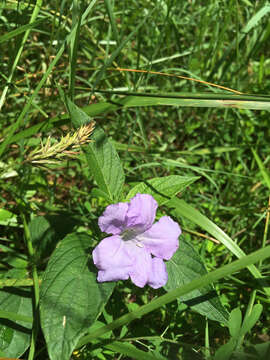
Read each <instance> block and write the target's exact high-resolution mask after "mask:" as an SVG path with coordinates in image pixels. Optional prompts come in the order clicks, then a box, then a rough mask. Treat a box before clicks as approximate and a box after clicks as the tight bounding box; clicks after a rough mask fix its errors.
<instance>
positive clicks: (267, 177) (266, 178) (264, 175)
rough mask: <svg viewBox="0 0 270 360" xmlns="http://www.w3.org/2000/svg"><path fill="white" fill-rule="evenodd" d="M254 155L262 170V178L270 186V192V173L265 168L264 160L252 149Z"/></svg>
mask: <svg viewBox="0 0 270 360" xmlns="http://www.w3.org/2000/svg"><path fill="white" fill-rule="evenodd" d="M251 150H252V152H253V155H254V158H255V160H256V162H257V164H258V166H259V169H260V173H261V176H262V178H263V179H264V181H265V183H266V185H267V186H268V188H269V190H270V174H269V173H268V171H267V169H266V168H265V166H264V164H263V162H262V160H261V159H260V157H259V155H258V154H257V152H256V151H255V150H254V149H251Z"/></svg>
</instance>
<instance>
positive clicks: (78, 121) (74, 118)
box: [65, 96, 91, 129]
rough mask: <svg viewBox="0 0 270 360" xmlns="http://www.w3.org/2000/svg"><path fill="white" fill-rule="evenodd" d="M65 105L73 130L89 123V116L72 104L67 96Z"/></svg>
mask: <svg viewBox="0 0 270 360" xmlns="http://www.w3.org/2000/svg"><path fill="white" fill-rule="evenodd" d="M65 105H66V108H67V110H68V112H69V116H70V120H71V122H72V125H73V126H74V128H75V129H77V128H79V127H81V126H82V125H86V124H88V123H89V122H90V121H91V118H90V116H89V115H87V114H86V113H85V112H84V111H83V110H81V109H80V108H79V107H78V106H77V105H76V104H74V102H73V101H71V100H70V99H69V97H68V96H65Z"/></svg>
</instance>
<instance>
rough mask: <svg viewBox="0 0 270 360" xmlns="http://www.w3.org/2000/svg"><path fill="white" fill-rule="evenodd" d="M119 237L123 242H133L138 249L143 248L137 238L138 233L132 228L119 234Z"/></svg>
mask: <svg viewBox="0 0 270 360" xmlns="http://www.w3.org/2000/svg"><path fill="white" fill-rule="evenodd" d="M120 236H121V238H122V240H124V241H133V242H134V243H135V244H136V245H137V246H138V247H140V248H142V247H143V244H142V242H141V241H140V240H139V239H138V238H137V236H138V233H137V231H136V229H133V228H129V229H126V230H124V231H123V232H122V233H121V235H120Z"/></svg>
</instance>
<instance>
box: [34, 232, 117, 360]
mask: <svg viewBox="0 0 270 360" xmlns="http://www.w3.org/2000/svg"><path fill="white" fill-rule="evenodd" d="M90 243H91V239H90V237H89V236H87V235H85V234H75V233H74V234H70V235H68V236H67V237H65V239H63V240H62V241H61V242H60V243H59V244H58V247H57V248H56V249H55V251H54V252H53V254H52V256H51V258H50V261H49V263H48V266H47V269H46V271H45V273H44V276H43V280H42V284H41V288H40V318H41V327H42V330H43V333H44V336H45V339H46V343H47V348H48V353H49V356H50V359H51V360H65V359H66V360H68V359H69V358H70V355H71V353H72V351H73V350H74V348H75V346H76V344H77V342H78V340H79V338H80V337H81V336H82V335H84V334H85V333H86V332H87V330H88V329H89V327H90V326H91V325H92V324H93V323H94V322H95V320H96V319H97V317H98V316H99V314H100V312H101V311H102V308H103V306H104V304H105V303H106V302H107V300H108V298H109V297H110V295H111V293H112V290H113V288H114V283H103V284H99V283H97V281H96V269H95V267H94V265H93V264H92V261H91V257H90Z"/></svg>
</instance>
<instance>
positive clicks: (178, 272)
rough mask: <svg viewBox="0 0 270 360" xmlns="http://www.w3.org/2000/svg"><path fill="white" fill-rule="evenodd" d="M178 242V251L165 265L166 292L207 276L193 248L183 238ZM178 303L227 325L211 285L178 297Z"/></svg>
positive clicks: (226, 318) (221, 307)
mask: <svg viewBox="0 0 270 360" xmlns="http://www.w3.org/2000/svg"><path fill="white" fill-rule="evenodd" d="M179 242H180V245H179V249H178V250H177V251H176V253H175V254H174V256H173V257H172V258H171V259H170V260H169V261H168V262H167V263H166V267H167V271H168V282H167V284H166V285H165V286H164V288H165V289H166V291H171V290H174V289H176V288H178V287H180V286H183V285H184V284H188V283H189V282H191V281H192V280H194V279H196V278H198V277H200V276H202V275H205V274H207V270H206V269H205V267H204V264H203V262H202V260H201V258H200V256H199V255H198V254H197V252H196V251H195V250H194V248H193V246H192V245H191V244H190V243H188V242H187V241H186V240H185V239H184V238H183V236H181V237H180V241H179ZM180 301H183V302H185V303H186V304H187V305H189V306H191V307H192V308H193V309H194V310H196V311H197V312H198V313H200V314H201V315H204V316H207V317H208V318H209V319H211V320H215V321H218V322H221V323H227V320H228V318H229V314H228V312H227V311H226V310H225V308H224V307H223V306H222V304H221V302H220V301H219V298H218V295H217V293H216V291H215V289H214V287H213V286H212V285H208V286H206V287H203V288H200V289H197V290H194V291H192V292H191V293H189V294H187V295H184V296H182V297H180Z"/></svg>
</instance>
